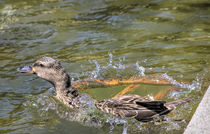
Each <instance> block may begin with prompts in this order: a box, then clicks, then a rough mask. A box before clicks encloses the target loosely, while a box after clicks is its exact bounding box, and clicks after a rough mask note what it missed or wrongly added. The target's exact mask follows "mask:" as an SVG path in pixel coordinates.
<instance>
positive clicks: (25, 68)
mask: <svg viewBox="0 0 210 134" xmlns="http://www.w3.org/2000/svg"><path fill="white" fill-rule="evenodd" d="M17 71H18V72H20V73H27V74H35V72H34V71H33V68H32V67H31V66H23V67H19V68H17Z"/></svg>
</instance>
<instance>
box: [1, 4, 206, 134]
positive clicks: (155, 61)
mask: <svg viewBox="0 0 210 134" xmlns="http://www.w3.org/2000/svg"><path fill="white" fill-rule="evenodd" d="M209 7H210V3H209V1H208V0H201V1H195V0H191V1H188V0H179V1H174V0H130V1H127V0H36V1H28V0H15V1H14V0H1V1H0V107H1V108H0V133H68V134H69V133H72V134H74V133H90V134H92V133H100V134H101V133H109V132H110V131H112V133H122V131H123V126H119V127H115V128H114V129H113V130H112V128H110V127H103V128H102V129H99V128H95V127H87V126H84V125H81V124H80V123H77V122H73V121H71V120H69V119H66V118H65V117H62V116H60V115H59V114H57V113H56V110H58V109H54V110H53V109H51V110H46V109H45V110H43V108H45V107H44V106H47V105H49V104H50V103H52V102H48V101H49V100H50V99H47V100H44V99H43V100H41V102H43V103H44V104H45V105H44V106H40V107H38V108H36V107H34V106H33V104H34V105H38V104H40V102H38V101H36V100H35V98H37V97H38V98H41V97H40V96H42V95H43V94H48V97H49V98H50V96H53V92H52V90H51V89H50V88H51V85H50V84H48V83H46V82H45V81H43V80H41V79H37V78H36V77H35V76H32V75H25V74H19V73H17V72H16V68H17V67H19V66H22V65H25V64H30V63H32V62H34V61H35V60H36V59H38V58H40V57H43V56H51V57H53V58H55V59H58V60H60V61H61V62H62V65H63V66H64V67H65V69H66V70H67V71H68V72H69V73H70V75H71V76H72V77H73V78H74V80H78V79H83V78H87V77H92V78H94V77H96V78H101V79H109V78H116V77H117V78H120V77H123V78H129V77H131V76H133V75H135V76H141V75H142V70H141V69H142V68H143V69H145V72H143V74H145V75H149V74H155V73H161V74H163V76H164V77H165V78H167V79H169V80H170V81H171V83H172V85H165V86H164V85H159V86H158V85H142V84H140V86H139V87H138V88H137V89H136V90H135V91H131V92H129V93H135V94H139V95H150V96H155V95H157V94H158V92H160V91H162V90H168V89H170V88H171V87H176V88H179V89H180V90H178V91H177V92H175V91H171V92H169V93H168V94H167V95H166V96H165V97H164V98H163V99H165V100H174V99H179V98H182V97H186V96H188V97H191V98H193V99H194V101H193V102H192V103H190V104H186V105H184V106H181V107H180V108H179V110H177V111H175V112H174V113H173V116H169V118H166V119H167V120H168V121H167V123H162V124H161V125H154V124H152V123H148V124H147V123H146V124H138V125H136V124H135V125H136V126H135V125H130V126H129V127H128V132H130V131H131V133H135V132H133V131H132V128H135V130H134V131H136V132H137V133H141V132H142V133H153V132H156V133H157V132H161V133H182V132H183V131H184V128H185V127H186V125H187V123H188V122H189V120H190V118H191V116H192V114H193V111H194V110H195V108H196V106H197V104H198V103H199V101H200V100H201V97H202V96H203V94H204V92H205V89H206V88H207V86H208V84H209V81H210V78H209V72H208V70H209V68H210V65H209V59H210V41H209V39H210V27H209V25H210V14H209V13H210V8H209ZM111 54H112V56H113V57H112V58H111V59H112V60H110V56H111ZM136 63H138V65H137V64H136ZM96 65H97V66H96ZM99 65H100V66H99ZM107 66H110V68H108V69H104V68H103V67H107ZM139 67H141V68H139ZM182 82H185V83H187V84H183V83H182ZM126 86H128V85H119V86H113V87H110V86H108V87H98V88H90V89H87V90H85V91H83V92H86V93H89V94H90V95H91V96H92V97H94V98H97V99H99V100H101V99H104V98H110V97H113V96H114V95H115V94H117V93H118V92H119V91H121V90H123V88H125V87H126ZM61 107H62V106H61ZM67 111H68V110H67ZM176 116H178V117H176ZM55 117H56V118H55Z"/></svg>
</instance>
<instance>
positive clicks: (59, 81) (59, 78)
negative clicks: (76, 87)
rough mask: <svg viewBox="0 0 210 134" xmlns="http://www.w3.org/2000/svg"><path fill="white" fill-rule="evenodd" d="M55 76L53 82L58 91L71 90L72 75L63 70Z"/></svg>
mask: <svg viewBox="0 0 210 134" xmlns="http://www.w3.org/2000/svg"><path fill="white" fill-rule="evenodd" d="M55 78H56V79H54V80H53V82H51V83H52V84H53V85H54V87H55V89H56V92H57V93H66V92H67V91H68V90H71V88H70V87H71V80H70V76H69V75H68V74H67V73H66V72H65V71H61V72H60V74H57V75H56V77H55Z"/></svg>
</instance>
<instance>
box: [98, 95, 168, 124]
mask: <svg viewBox="0 0 210 134" xmlns="http://www.w3.org/2000/svg"><path fill="white" fill-rule="evenodd" d="M165 103H166V102H165V101H159V100H155V101H154V100H151V99H148V98H144V97H141V96H138V95H123V96H119V97H116V98H113V99H108V100H104V101H101V102H98V103H97V104H96V107H97V108H99V109H100V110H102V111H103V112H105V113H111V114H114V115H117V116H120V117H123V118H124V117H128V118H136V119H137V120H138V121H150V120H152V117H154V116H155V115H163V114H167V113H169V112H170V111H171V110H169V109H168V108H167V107H165V106H164V104H165Z"/></svg>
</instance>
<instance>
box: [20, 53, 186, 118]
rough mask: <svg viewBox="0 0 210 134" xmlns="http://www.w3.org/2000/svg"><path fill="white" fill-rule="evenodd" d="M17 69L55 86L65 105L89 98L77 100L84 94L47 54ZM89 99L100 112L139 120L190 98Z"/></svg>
mask: <svg viewBox="0 0 210 134" xmlns="http://www.w3.org/2000/svg"><path fill="white" fill-rule="evenodd" d="M17 71H18V72H21V73H29V74H36V75H37V76H38V77H40V78H43V79H45V80H47V81H49V82H50V83H51V84H52V85H53V86H54V87H55V90H56V98H57V99H59V100H60V101H61V102H63V103H64V104H65V105H66V106H68V107H70V108H73V109H79V108H80V107H89V102H86V101H81V100H82V98H83V97H84V95H85V94H82V93H79V92H78V90H77V89H76V88H74V87H73V86H72V85H71V79H70V76H69V75H68V73H67V72H66V71H65V70H64V68H63V67H62V66H61V64H60V62H59V61H57V60H55V59H53V58H51V57H43V58H41V59H39V60H37V61H36V62H35V63H34V64H32V65H29V66H23V67H19V68H18V69H17ZM86 96H87V95H86ZM91 100H92V103H93V104H94V105H95V107H96V108H98V109H99V110H101V111H103V112H104V113H110V114H113V115H116V116H120V117H121V118H135V119H136V120H138V121H142V122H147V121H151V120H152V119H153V118H154V117H156V116H159V115H160V116H161V115H165V114H168V113H169V112H171V111H172V110H173V109H174V108H175V107H176V106H177V105H179V104H182V103H185V102H188V101H190V99H188V98H185V99H181V100H177V101H173V102H165V101H162V100H151V99H148V98H145V97H141V96H139V95H122V96H119V97H116V98H112V99H106V100H103V101H97V100H94V99H91Z"/></svg>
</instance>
